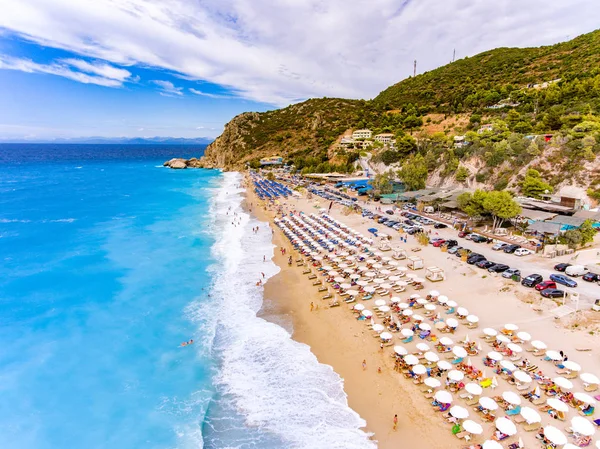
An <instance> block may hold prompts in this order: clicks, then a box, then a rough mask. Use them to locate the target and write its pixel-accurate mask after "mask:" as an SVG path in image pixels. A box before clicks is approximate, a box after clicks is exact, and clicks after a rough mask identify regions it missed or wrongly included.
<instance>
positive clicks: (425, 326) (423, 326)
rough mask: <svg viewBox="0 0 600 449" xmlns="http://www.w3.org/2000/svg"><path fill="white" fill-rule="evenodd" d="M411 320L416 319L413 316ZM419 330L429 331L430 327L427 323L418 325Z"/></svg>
mask: <svg viewBox="0 0 600 449" xmlns="http://www.w3.org/2000/svg"><path fill="white" fill-rule="evenodd" d="M413 318H415V319H416V316H414V317H413ZM419 329H421V330H424V331H430V330H431V326H430V325H429V324H427V323H420V324H419Z"/></svg>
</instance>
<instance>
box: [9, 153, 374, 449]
mask: <svg viewBox="0 0 600 449" xmlns="http://www.w3.org/2000/svg"><path fill="white" fill-rule="evenodd" d="M202 152H203V147H196V146H167V145H165V146H153V145H140V146H136V145H50V144H49V145H28V144H19V145H16V144H15V145H10V144H1V145H0V448H6V449H84V448H85V449H108V448H111V449H139V448H145V449H198V448H210V449H213V448H214V449H217V448H239V449H247V448H248V449H250V448H261V449H263V448H264V449H271V448H316V449H319V448H347V449H353V448H374V447H376V443H375V442H373V441H371V440H370V439H369V435H368V434H366V433H365V432H364V431H363V430H361V427H363V426H364V424H365V423H364V421H363V420H362V419H361V418H360V416H358V415H357V414H356V413H355V412H354V411H353V410H352V409H350V408H349V407H348V403H347V398H346V395H345V393H344V390H343V381H342V379H341V378H340V377H339V376H338V375H337V374H336V373H335V372H334V371H333V370H332V368H331V367H329V366H327V365H323V364H321V363H319V362H318V361H317V359H316V358H315V356H314V355H313V354H312V353H311V351H310V348H309V347H308V346H306V345H304V344H301V343H298V342H295V341H294V340H292V338H291V331H292V329H290V327H289V326H287V325H286V326H282V325H279V324H276V323H274V322H269V321H266V320H265V319H263V318H261V317H259V316H257V314H258V312H259V311H260V310H261V307H262V305H263V291H262V287H260V286H257V285H256V283H257V280H258V279H260V278H262V277H263V275H264V279H265V280H267V279H268V278H269V277H271V276H273V275H275V274H276V273H277V272H278V270H279V269H278V267H277V266H276V265H275V264H274V263H272V262H271V257H272V255H273V252H274V246H273V245H272V243H271V232H272V231H271V230H270V228H268V226H267V225H266V224H265V223H259V222H258V221H256V219H255V218H253V217H252V216H250V215H249V214H248V213H246V212H245V211H244V210H243V209H242V201H243V195H244V189H243V188H241V186H240V182H241V175H240V174H238V173H234V172H228V173H222V172H221V171H218V170H202V169H187V170H171V169H167V168H164V167H163V166H162V163H163V162H164V161H165V160H167V159H169V158H171V157H191V156H200V155H201V154H202ZM256 226H258V227H259V231H258V232H257V233H254V232H253V231H252V229H253V228H254V227H256ZM263 258H264V259H263ZM263 260H265V261H263ZM281 295H282V298H281V299H282V300H285V292H281ZM282 322H283V321H282ZM190 340H193V341H194V342H193V344H190V345H186V346H181V343H182V342H187V341H190ZM374 406H376V404H375V402H374Z"/></svg>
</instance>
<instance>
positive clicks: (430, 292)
mask: <svg viewBox="0 0 600 449" xmlns="http://www.w3.org/2000/svg"><path fill="white" fill-rule="evenodd" d="M429 296H431V297H432V298H437V297H438V296H440V292H438V291H437V290H430V291H429Z"/></svg>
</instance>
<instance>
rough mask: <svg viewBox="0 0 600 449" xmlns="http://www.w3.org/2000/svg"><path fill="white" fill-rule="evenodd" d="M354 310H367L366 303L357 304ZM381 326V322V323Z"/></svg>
mask: <svg viewBox="0 0 600 449" xmlns="http://www.w3.org/2000/svg"><path fill="white" fill-rule="evenodd" d="M354 310H358V311H362V310H365V305H364V304H355V305H354ZM380 326H381V324H380Z"/></svg>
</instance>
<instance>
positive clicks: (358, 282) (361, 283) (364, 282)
mask: <svg viewBox="0 0 600 449" xmlns="http://www.w3.org/2000/svg"><path fill="white" fill-rule="evenodd" d="M356 284H357V285H360V286H361V287H366V286H367V285H369V283H368V282H367V281H357V282H356Z"/></svg>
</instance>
